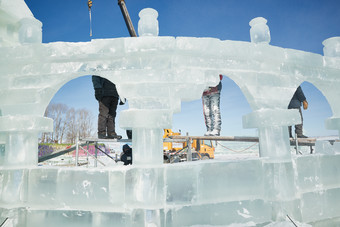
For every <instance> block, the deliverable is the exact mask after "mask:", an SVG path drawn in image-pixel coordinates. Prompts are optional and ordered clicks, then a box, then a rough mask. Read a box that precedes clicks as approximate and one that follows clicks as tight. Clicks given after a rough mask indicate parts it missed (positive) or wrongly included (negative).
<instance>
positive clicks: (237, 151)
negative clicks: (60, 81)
mask: <svg viewBox="0 0 340 227" xmlns="http://www.w3.org/2000/svg"><path fill="white" fill-rule="evenodd" d="M217 144H218V145H220V146H221V147H223V148H225V149H227V150H230V151H232V152H236V153H238V152H243V151H246V150H248V149H250V148H252V147H253V146H255V145H257V144H258V142H256V143H254V144H252V145H250V146H249V147H247V148H245V149H243V150H240V151H236V150H233V149H231V148H228V147H226V146H224V145H223V144H221V143H219V142H217Z"/></svg>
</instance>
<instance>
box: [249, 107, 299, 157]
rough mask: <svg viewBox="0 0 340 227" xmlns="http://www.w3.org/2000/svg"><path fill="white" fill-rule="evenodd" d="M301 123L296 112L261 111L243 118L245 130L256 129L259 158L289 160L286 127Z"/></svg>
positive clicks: (283, 110) (281, 110) (285, 110)
mask: <svg viewBox="0 0 340 227" xmlns="http://www.w3.org/2000/svg"><path fill="white" fill-rule="evenodd" d="M298 123H301V117H300V115H299V112H298V111H297V110H288V109H261V110H257V111H254V112H252V113H250V114H248V115H245V116H243V126H244V127H245V128H258V130H259V142H260V156H261V157H264V158H269V159H274V160H290V159H291V154H290V144H289V135H288V125H294V124H298Z"/></svg>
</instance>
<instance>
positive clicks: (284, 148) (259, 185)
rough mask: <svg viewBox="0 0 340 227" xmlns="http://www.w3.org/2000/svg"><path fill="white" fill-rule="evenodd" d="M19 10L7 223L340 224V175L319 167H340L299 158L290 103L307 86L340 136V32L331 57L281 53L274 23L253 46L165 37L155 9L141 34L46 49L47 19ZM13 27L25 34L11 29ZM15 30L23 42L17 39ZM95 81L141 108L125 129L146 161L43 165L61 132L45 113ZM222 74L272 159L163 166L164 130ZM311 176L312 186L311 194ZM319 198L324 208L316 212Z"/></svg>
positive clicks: (3, 123) (7, 9) (0, 176)
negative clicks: (41, 150)
mask: <svg viewBox="0 0 340 227" xmlns="http://www.w3.org/2000/svg"><path fill="white" fill-rule="evenodd" d="M13 2H14V1H13ZM15 3H16V4H17V5H18V6H20V7H18V9H20V8H21V9H22V12H23V13H22V14H19V15H20V17H19V18H18V14H17V13H16V9H14V8H13V7H12V6H13V5H11V2H10V1H9V0H7V1H5V0H2V1H0V18H7V16H8V15H9V17H8V18H10V19H8V20H7V19H6V20H4V21H2V20H0V21H1V22H0V32H2V33H0V34H1V38H2V39H1V40H0V51H1V53H2V54H1V55H0V80H1V83H0V113H1V114H0V217H1V218H6V217H10V218H11V219H12V220H13V221H14V222H16V223H15V224H14V226H22V225H26V226H37V223H39V221H41V220H44V223H49V224H50V225H51V226H52V225H55V226H57V225H58V226H60V225H61V224H63V225H66V226H67V225H69V226H71V225H72V226H76V225H79V226H80V225H81V226H105V225H108V223H111V222H112V221H113V220H114V225H116V226H124V225H125V226H131V225H133V226H152V225H153V226H181V225H196V224H197V225H199V224H213V225H222V224H231V223H243V224H245V223H248V222H251V223H260V224H263V223H269V222H271V221H277V220H284V219H285V217H286V215H288V214H289V215H290V216H292V217H294V218H295V219H297V220H300V221H303V222H317V221H320V220H325V219H335V218H340V217H339V215H338V214H339V213H340V212H339V211H338V208H337V207H336V206H335V202H334V201H337V198H339V197H340V192H339V191H340V190H339V188H340V186H339V185H338V182H339V181H338V179H337V175H335V174H330V175H327V172H325V173H322V174H319V172H318V171H319V169H320V168H321V166H324V165H328V164H329V168H328V170H327V171H329V172H330V170H331V169H335V170H336V171H335V172H337V171H338V167H337V165H335V164H334V162H330V160H329V159H328V158H327V156H325V154H323V155H320V156H311V157H308V158H305V157H303V158H297V159H296V158H295V157H293V158H292V157H291V153H290V149H289V144H288V131H287V126H288V125H291V124H296V123H299V121H300V120H299V114H298V112H297V111H296V110H287V106H288V103H289V101H290V98H291V97H292V95H293V93H294V92H295V89H296V88H297V87H298V86H299V85H300V84H301V83H302V82H304V81H308V82H311V83H312V84H314V85H315V86H316V87H318V88H319V89H320V90H321V92H322V93H323V94H324V95H325V96H326V98H327V100H328V101H329V103H330V105H331V108H332V110H333V117H332V118H330V119H328V120H327V121H326V126H327V127H328V128H330V129H340V123H339V119H340V118H339V117H340V105H339V103H338V102H337V100H338V97H339V95H340V94H339V92H340V91H339V89H338V88H339V86H340V78H339V77H338V74H339V73H340V67H339V65H340V64H339V63H340V58H339V52H340V51H339V48H338V47H339V43H340V38H339V37H334V38H331V39H328V40H326V41H325V42H324V45H325V56H321V55H318V54H313V53H307V52H303V51H297V50H291V49H283V48H280V47H274V46H271V45H270V44H269V43H270V39H271V38H270V37H271V36H270V31H269V27H268V26H267V25H266V20H265V19H264V18H255V19H254V20H252V21H251V22H250V26H251V30H250V35H251V41H252V42H239V41H230V40H225V41H222V40H219V39H214V38H193V37H178V38H175V37H159V36H157V35H158V22H157V20H156V19H157V15H158V14H157V12H156V11H154V10H152V9H146V10H143V11H142V12H141V13H140V17H141V20H140V28H139V29H138V31H139V33H140V34H139V35H140V37H138V38H137V37H133V38H116V39H103V40H92V41H91V42H84V43H64V42H57V43H48V44H41V43H40V41H41V40H40V41H39V39H40V38H39V37H40V35H41V31H40V30H39V23H40V22H38V23H35V22H36V20H35V19H34V18H33V17H32V15H31V13H30V11H29V10H27V6H26V5H25V3H24V2H23V1H19V0H16V1H15ZM143 17H145V18H143ZM24 19H25V20H26V19H29V20H30V21H31V22H34V25H32V26H31V25H29V26H26V27H25V26H24V28H27V29H24V30H23V31H26V32H24V33H23V34H27V36H23V37H26V38H24V39H23V41H22V39H20V38H19V37H20V34H21V33H20V27H22V25H23V24H24V23H23V21H22V20H24ZM18 23H19V24H18ZM9 27H10V28H12V27H13V28H15V29H13V30H12V31H13V34H7V33H4V32H3V31H6V30H8V28H9ZM29 34H31V35H32V36H29ZM10 35H11V36H12V37H17V39H14V40H15V42H9V41H8V40H11V39H10V38H8V37H9V36H10ZM30 37H31V38H32V39H30ZM93 74H95V75H99V76H102V77H105V78H108V79H109V80H111V81H112V82H114V83H115V84H116V85H117V89H118V92H119V93H120V95H121V96H122V97H125V98H127V100H128V101H129V109H128V110H125V111H123V112H122V113H121V115H120V119H119V124H120V127H122V128H126V129H133V133H134V134H133V150H134V153H133V156H134V165H133V166H132V167H128V168H126V167H124V168H123V167H118V168H112V169H110V168H108V169H93V170H88V169H81V168H80V169H76V168H67V169H66V168H49V169H44V168H38V167H36V165H37V150H38V149H37V135H38V133H39V132H41V131H49V130H52V120H51V119H47V118H44V117H43V114H44V111H45V108H46V107H47V105H48V103H49V102H50V100H51V99H52V97H53V96H54V94H55V93H56V92H57V91H58V90H59V89H60V87H62V86H63V85H64V84H65V83H67V82H68V81H70V80H72V79H74V78H77V77H80V76H83V75H93ZM219 74H223V75H226V76H228V77H230V78H231V79H232V80H233V81H235V83H237V84H238V86H239V87H240V89H241V90H242V92H243V93H244V95H245V97H246V98H247V100H248V102H249V104H250V106H251V108H252V110H253V112H252V113H250V114H248V115H246V116H244V118H243V125H244V127H250V128H258V129H259V137H260V155H261V158H260V159H256V160H247V161H242V162H214V161H211V162H198V163H189V164H184V165H181V164H178V165H171V166H166V165H163V164H162V129H163V128H171V124H172V115H173V113H176V112H178V111H180V105H181V102H182V101H190V100H195V99H200V98H201V95H202V92H203V90H204V89H205V88H206V87H208V86H214V85H216V84H217V83H218V81H219V78H218V75H219ZM146 145H147V146H146ZM330 157H333V158H334V159H338V157H337V155H334V154H333V156H330ZM309 162H313V163H315V164H316V167H315V174H314V173H313V172H311V173H308V171H307V167H308V163H309ZM304 174H305V175H304ZM308 179H312V184H310V185H308V187H303V186H304V184H305V183H306V181H308ZM313 179H320V180H322V182H323V184H322V185H321V186H320V184H317V183H318V182H314V181H313ZM315 192H316V193H317V195H318V197H315V196H314V195H315ZM312 201H316V202H320V201H322V202H323V203H322V204H324V205H323V206H324V207H322V208H318V209H314V210H312V209H310V206H309V205H308V204H309V203H311V202H312ZM300 208H301V209H300ZM327 208H331V212H329V213H327V214H325V213H326V212H325V210H326V209H327ZM309 212H311V215H309ZM225 214H230V216H226V215H225ZM317 214H318V215H317ZM74 220H76V221H77V223H76V224H75V223H74V222H73V221H74Z"/></svg>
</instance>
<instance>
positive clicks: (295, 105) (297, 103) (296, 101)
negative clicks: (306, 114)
mask: <svg viewBox="0 0 340 227" xmlns="http://www.w3.org/2000/svg"><path fill="white" fill-rule="evenodd" d="M301 105H303V109H304V110H306V109H307V108H308V102H307V100H306V97H305V95H304V93H303V91H302V89H301V87H300V86H299V87H298V88H297V89H296V91H295V93H294V95H293V98H292V99H291V100H290V103H289V105H288V109H298V110H299V112H300V116H301V124H298V125H295V133H296V135H297V137H298V138H308V137H307V136H305V135H303V129H302V128H303V117H302V111H301ZM288 130H289V137H290V138H293V135H292V126H288Z"/></svg>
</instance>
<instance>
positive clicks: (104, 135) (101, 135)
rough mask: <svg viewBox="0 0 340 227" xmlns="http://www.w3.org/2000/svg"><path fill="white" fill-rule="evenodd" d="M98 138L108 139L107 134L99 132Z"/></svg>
mask: <svg viewBox="0 0 340 227" xmlns="http://www.w3.org/2000/svg"><path fill="white" fill-rule="evenodd" d="M98 139H106V134H104V133H98Z"/></svg>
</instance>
